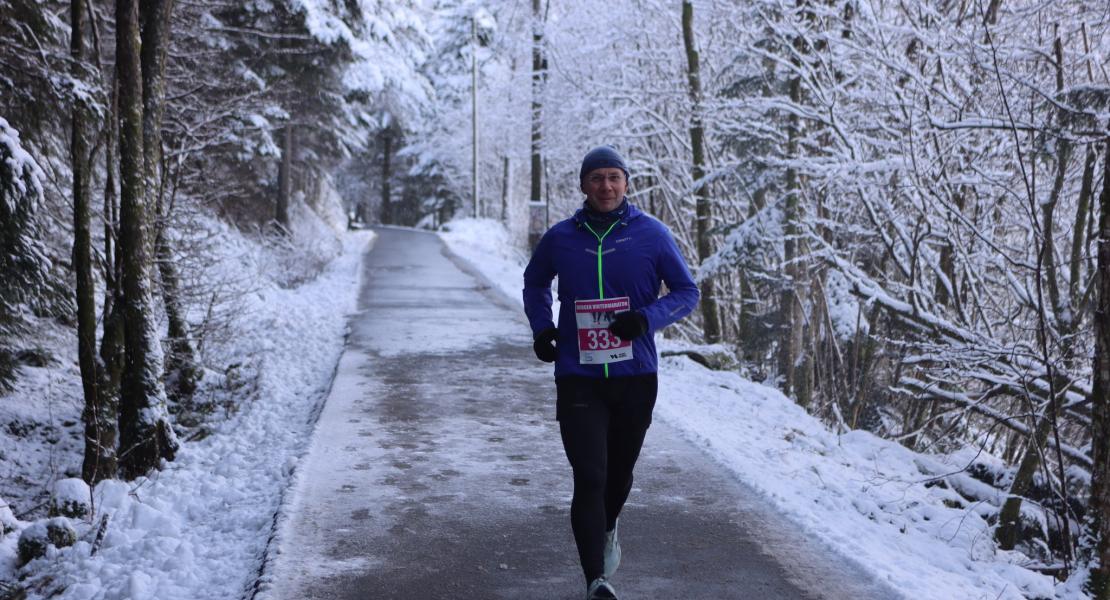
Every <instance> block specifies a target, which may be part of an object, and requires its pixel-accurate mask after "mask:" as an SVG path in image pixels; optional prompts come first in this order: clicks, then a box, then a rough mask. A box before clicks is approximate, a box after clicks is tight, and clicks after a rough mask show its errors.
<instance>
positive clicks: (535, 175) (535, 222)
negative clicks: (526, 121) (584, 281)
mask: <svg viewBox="0 0 1110 600" xmlns="http://www.w3.org/2000/svg"><path fill="white" fill-rule="evenodd" d="M543 64H544V57H543V15H542V12H541V10H540V0H532V162H531V168H532V187H531V194H530V195H529V196H528V200H529V208H528V247H529V248H535V247H536V244H538V243H540V237H541V236H542V235H543V225H544V223H543V221H542V220H541V219H540V218H539V217H540V214H539V213H540V211H542V210H544V207H543V206H542V203H543V157H542V156H541V155H540V142H541V141H542V140H541V131H542V130H541V120H540V117H541V115H542V112H543V102H542V96H543V80H544V73H543Z"/></svg>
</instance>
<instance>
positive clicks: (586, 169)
mask: <svg viewBox="0 0 1110 600" xmlns="http://www.w3.org/2000/svg"><path fill="white" fill-rule="evenodd" d="M606 168H613V169H620V170H622V171H624V179H625V181H628V167H627V166H626V165H625V164H624V159H623V158H621V155H620V154H618V153H617V149H616V148H614V147H612V146H598V147H597V148H594V149H593V150H590V151H589V152H587V153H586V158H583V159H582V170H581V171H580V172H579V173H578V180H579V181H582V180H584V179H586V175H588V174H589V173H590V171H593V170H594V169H606Z"/></svg>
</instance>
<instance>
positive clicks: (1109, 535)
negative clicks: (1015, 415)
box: [1088, 141, 1110, 600]
mask: <svg viewBox="0 0 1110 600" xmlns="http://www.w3.org/2000/svg"><path fill="white" fill-rule="evenodd" d="M1106 148H1107V152H1106V155H1105V159H1104V161H1105V167H1104V169H1103V180H1102V195H1101V196H1100V197H1099V219H1098V238H1097V239H1098V296H1097V298H1098V299H1097V301H1096V302H1097V304H1096V306H1095V311H1094V313H1095V314H1094V318H1093V319H1092V322H1093V324H1094V327H1095V359H1094V389H1093V390H1092V391H1091V413H1092V420H1093V423H1092V432H1091V455H1092V458H1093V459H1094V468H1093V469H1091V476H1092V482H1091V500H1090V507H1089V511H1088V512H1089V514H1090V515H1091V519H1092V520H1093V521H1094V532H1095V535H1096V537H1097V539H1098V546H1097V559H1098V562H1099V567H1098V568H1097V569H1095V570H1094V571H1093V572H1092V573H1091V585H1092V588H1093V590H1094V592H1095V597H1096V598H1098V599H1099V600H1107V599H1110V141H1108V142H1107V144H1106Z"/></svg>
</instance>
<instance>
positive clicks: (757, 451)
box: [440, 219, 1084, 600]
mask: <svg viewBox="0 0 1110 600" xmlns="http://www.w3.org/2000/svg"><path fill="white" fill-rule="evenodd" d="M444 229H445V232H443V233H441V234H440V235H441V236H442V237H443V239H444V240H445V241H446V242H447V244H448V246H449V247H450V248H451V250H452V251H453V252H455V253H456V254H458V255H459V256H461V257H462V258H464V259H466V260H467V261H469V262H470V263H471V264H472V265H473V266H474V267H475V268H477V269H478V270H479V271H481V272H482V273H483V274H485V276H486V277H487V278H489V279H490V280H492V281H493V282H495V283H496V285H497V286H498V287H499V288H500V289H501V290H502V291H504V292H505V294H506V295H508V296H509V297H511V298H515V299H516V301H517V302H518V303H520V301H521V300H520V298H521V294H520V288H521V285H522V277H523V274H522V271H523V267H524V264H525V262H526V259H525V257H524V256H523V255H522V253H520V252H519V251H517V250H515V249H513V248H511V247H508V239H509V237H508V234H507V233H505V232H504V229H503V228H502V227H501V225H500V224H498V223H497V222H495V221H486V220H480V221H476V220H473V219H464V220H461V221H453V222H451V223H448V224H447V225H446V226H445V227H444ZM849 312H850V313H852V314H851V326H852V333H853V335H854V331H855V319H856V314H857V312H858V310H850V307H849V308H846V310H845V313H846V314H847V313H849ZM845 321H846V323H847V322H848V319H847V317H846V318H845ZM663 346H665V347H666V349H669V350H682V349H684V348H685V345H684V344H682V343H680V342H675V341H667V342H666V343H665V344H663ZM694 348H696V347H695V346H690V348H689V349H694ZM659 369H660V378H659V383H660V390H659V402H658V403H657V404H656V414H657V416H658V417H660V418H662V419H663V420H665V421H666V422H668V423H670V424H671V425H673V426H675V427H676V428H678V429H679V430H680V431H682V432H683V435H685V436H686V437H687V438H688V439H690V440H691V441H692V442H694V443H695V444H697V445H698V446H700V447H702V448H704V449H705V451H706V452H708V453H709V454H710V455H711V456H713V457H714V458H715V459H716V460H718V461H719V462H720V463H721V464H723V465H725V466H726V467H728V468H729V469H730V470H731V471H732V472H734V473H735V474H736V475H737V477H739V478H740V479H741V480H743V481H744V483H746V484H747V485H748V486H750V487H752V488H755V489H756V490H759V491H760V492H761V493H762V494H764V495H765V500H766V502H767V503H769V504H770V505H771V506H773V507H775V509H776V510H777V511H779V512H781V513H782V514H784V515H785V516H786V517H787V518H788V519H790V520H791V521H793V522H795V523H797V524H798V526H799V527H801V528H803V529H805V530H806V531H807V532H808V533H809V534H810V535H812V536H815V537H817V538H819V539H820V540H822V541H824V542H825V543H827V544H828V545H829V546H830V547H831V548H833V549H835V550H836V551H838V552H840V553H841V554H842V555H843V556H845V557H849V558H846V559H845V560H853V561H854V562H857V563H858V564H859V566H860V568H862V569H863V570H864V571H866V572H870V573H873V574H874V575H875V577H876V578H878V579H879V580H881V581H883V582H886V583H888V584H889V585H890V586H891V587H892V588H894V589H897V590H899V591H900V592H902V594H904V596H905V597H906V598H913V599H915V600H919V599H928V598H936V599H938V600H951V599H952V598H968V599H978V598H983V599H1018V598H1053V597H1066V598H1081V597H1084V596H1083V595H1082V593H1081V592H1078V591H1075V587H1076V586H1071V587H1070V588H1065V587H1063V586H1059V587H1054V584H1053V579H1052V578H1051V577H1048V576H1044V575H1041V574H1039V573H1036V572H1033V571H1030V570H1028V569H1025V568H1022V566H1021V564H1022V563H1023V561H1027V559H1026V558H1025V557H1024V556H1022V555H1020V554H1018V553H1006V552H1002V551H999V550H998V549H997V546H996V545H995V544H994V542H993V538H992V537H991V531H990V527H989V525H988V524H987V523H986V521H985V520H984V519H983V517H982V516H981V514H986V513H987V512H989V511H986V510H982V509H984V508H986V507H984V506H983V505H982V503H980V504H978V505H977V504H974V503H969V502H968V501H967V500H965V499H964V498H962V497H961V496H960V495H959V494H958V493H957V492H956V491H955V490H954V489H953V487H954V486H957V485H965V486H968V485H976V483H977V482H975V480H973V479H971V478H970V477H966V476H957V477H956V478H955V479H954V480H951V478H950V480H951V481H950V483H948V484H945V485H938V484H937V481H938V478H937V477H936V474H938V473H957V472H959V471H961V470H962V469H964V468H965V467H966V466H968V464H969V462H970V455H969V453H967V452H957V453H954V454H952V455H948V456H945V455H932V454H919V453H915V452H912V451H910V450H908V449H907V448H905V447H903V446H901V445H900V444H897V443H895V442H891V441H888V440H883V439H880V438H878V437H876V436H874V435H872V434H870V433H867V432H865V431H852V432H850V433H847V434H844V435H839V436H838V435H836V434H834V433H832V432H830V431H829V430H828V429H826V428H825V426H824V425H823V424H822V423H821V422H820V421H819V420H818V419H815V418H814V417H812V416H810V415H809V414H807V413H806V412H805V410H803V409H802V408H801V407H800V406H798V405H797V404H795V403H794V402H793V401H791V400H790V399H789V398H787V397H785V396H784V395H783V394H782V393H781V392H779V391H778V390H776V389H774V388H770V387H766V386H763V385H760V384H756V383H753V382H751V381H748V380H746V379H743V378H742V377H740V376H739V375H737V374H736V373H732V372H723V371H711V370H709V369H706V368H705V367H702V366H701V365H698V364H697V363H695V362H693V361H692V360H689V359H688V358H685V357H678V356H674V357H666V358H663V359H661V360H660V363H659ZM980 486H981V487H980V489H977V490H976V495H977V496H980V497H984V496H986V495H988V494H991V493H995V492H994V491H993V488H989V487H987V486H983V485H982V484H980Z"/></svg>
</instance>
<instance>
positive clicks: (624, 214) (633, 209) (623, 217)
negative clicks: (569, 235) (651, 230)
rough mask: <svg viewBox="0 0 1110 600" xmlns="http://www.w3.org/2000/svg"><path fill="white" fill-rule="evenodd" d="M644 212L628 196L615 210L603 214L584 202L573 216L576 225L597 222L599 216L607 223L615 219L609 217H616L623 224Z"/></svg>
mask: <svg viewBox="0 0 1110 600" xmlns="http://www.w3.org/2000/svg"><path fill="white" fill-rule="evenodd" d="M642 214H644V211H642V210H640V208H639V207H638V206H636V205H635V204H632V203H631V202H629V201H628V198H625V199H624V201H623V202H621V205H620V206H618V207H617V208H616V209H614V210H613V212H609V213H603V214H601V215H599V214H598V213H595V212H593V210H591V209H590V207H589V206H588V205H587V204H586V203H585V202H583V203H582V207H581V208H579V209H578V210H577V211H575V212H574V216H573V217H571V218H572V219H573V220H574V225H575V227H582V226H583V225H585V224H586V223H590V222H595V220H597V218H598V217H601V220H603V221H604V222H605V223H606V224H608V223H612V222H613V221H612V220H609V219H610V218H612V217H616V219H615V220H617V221H620V223H621V225H627V224H628V222H629V221H631V220H633V219H635V218H637V217H639V216H640V215H642Z"/></svg>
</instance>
